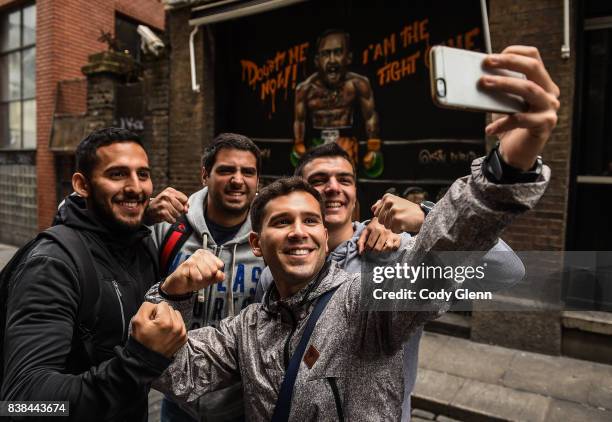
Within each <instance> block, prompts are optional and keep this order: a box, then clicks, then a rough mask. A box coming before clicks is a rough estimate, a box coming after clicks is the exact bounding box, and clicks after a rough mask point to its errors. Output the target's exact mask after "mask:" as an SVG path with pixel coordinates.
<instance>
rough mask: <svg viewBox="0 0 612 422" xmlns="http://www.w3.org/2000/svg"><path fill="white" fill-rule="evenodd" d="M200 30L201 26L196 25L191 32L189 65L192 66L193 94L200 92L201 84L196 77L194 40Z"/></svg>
mask: <svg viewBox="0 0 612 422" xmlns="http://www.w3.org/2000/svg"><path fill="white" fill-rule="evenodd" d="M198 29H200V26H199V25H196V26H195V27H194V28H193V31H191V34H189V64H190V65H191V66H190V67H191V90H192V91H193V92H200V84H199V83H198V82H197V75H196V62H195V48H194V45H193V40H194V39H195V36H196V34H197V33H198Z"/></svg>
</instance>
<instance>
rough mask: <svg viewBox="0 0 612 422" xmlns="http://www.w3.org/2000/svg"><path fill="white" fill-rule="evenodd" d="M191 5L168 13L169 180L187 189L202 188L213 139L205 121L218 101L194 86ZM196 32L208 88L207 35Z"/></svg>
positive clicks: (197, 49)
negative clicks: (205, 151) (205, 152)
mask: <svg viewBox="0 0 612 422" xmlns="http://www.w3.org/2000/svg"><path fill="white" fill-rule="evenodd" d="M188 19H189V8H183V9H178V10H173V11H172V12H170V13H168V15H167V19H166V30H167V32H168V36H169V39H170V45H171V49H170V82H169V83H170V87H169V89H170V110H171V119H170V122H169V135H170V136H169V145H168V154H169V155H168V168H169V180H168V181H169V183H170V185H171V186H173V187H174V188H176V189H179V190H181V191H183V192H185V193H193V192H194V191H196V190H198V189H200V188H201V182H200V156H201V154H202V147H203V145H206V144H207V143H208V142H210V133H211V124H205V111H206V110H205V109H208V110H209V111H211V110H212V109H214V104H213V103H212V102H211V103H209V104H205V96H204V93H203V92H200V93H194V92H193V91H192V90H191V77H190V68H189V33H190V31H191V28H190V27H189V25H188V24H187V21H188ZM204 34H205V32H204V31H203V30H202V29H200V32H199V33H198V35H197V36H196V40H195V41H196V43H195V44H196V45H195V51H196V54H197V60H196V64H197V67H198V78H199V81H200V83H201V85H202V91H204V90H206V89H208V86H209V85H204V84H203V83H202V82H201V81H202V70H203V69H202V68H203V62H204V59H203V51H204V48H203V47H204V46H203V35H204Z"/></svg>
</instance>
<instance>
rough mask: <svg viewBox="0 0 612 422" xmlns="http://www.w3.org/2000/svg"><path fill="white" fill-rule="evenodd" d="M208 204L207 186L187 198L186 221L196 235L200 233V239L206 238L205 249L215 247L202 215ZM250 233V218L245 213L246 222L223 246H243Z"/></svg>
mask: <svg viewBox="0 0 612 422" xmlns="http://www.w3.org/2000/svg"><path fill="white" fill-rule="evenodd" d="M207 202H208V186H204V187H203V188H202V189H200V190H199V191H197V192H195V193H193V194H192V195H191V196H190V197H189V211H188V212H187V214H186V216H187V221H189V224H191V227H193V228H194V230H195V231H196V232H198V233H200V237H201V238H202V239H204V236H206V246H207V247H211V246H212V247H216V246H217V244H215V240H214V239H213V237H212V236H211V234H210V230H209V229H208V226H207V225H206V218H204V215H205V214H206V205H207ZM250 233H251V217H250V215H249V213H247V218H246V220H245V221H244V222H243V223H242V226H241V227H240V229H239V230H238V233H236V236H235V237H234V238H233V239H230V240H228V241H227V242H225V243H224V244H223V246H225V247H228V246H231V245H234V244H238V245H240V244H244V243H248V242H249V234H250Z"/></svg>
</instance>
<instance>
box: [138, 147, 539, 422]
mask: <svg viewBox="0 0 612 422" xmlns="http://www.w3.org/2000/svg"><path fill="white" fill-rule="evenodd" d="M481 164H482V159H478V160H476V161H474V163H473V164H472V175H471V176H466V177H464V178H461V179H459V180H457V181H456V182H455V183H454V184H453V185H452V186H451V188H450V189H449V191H448V193H447V194H446V195H445V196H444V198H442V200H441V201H440V202H439V203H438V204H437V206H436V208H435V209H434V210H433V211H432V212H431V213H430V214H429V216H428V217H427V219H426V220H425V224H424V225H423V227H422V229H421V232H420V233H419V236H416V237H413V238H409V239H407V241H406V243H405V245H402V247H401V249H400V251H399V256H398V259H397V261H396V262H399V263H407V264H408V265H414V264H417V263H419V262H422V261H423V259H424V258H425V257H426V256H427V254H428V253H429V252H431V251H452V250H459V251H461V250H464V251H465V250H476V251H478V250H480V251H482V250H489V249H490V248H492V247H493V245H494V244H495V243H496V242H497V239H498V237H499V235H500V233H501V231H502V230H503V229H504V227H506V226H507V225H508V224H510V222H511V221H512V219H513V218H514V217H515V216H517V215H518V214H521V213H522V212H524V211H527V210H528V209H530V208H532V207H533V206H534V205H535V203H536V202H537V201H538V199H539V198H540V197H541V195H542V194H543V193H544V190H545V189H546V186H547V184H548V180H549V179H550V169H549V168H548V167H544V170H543V175H542V176H541V177H540V180H538V181H537V182H535V183H526V184H514V185H495V184H492V183H489V182H488V181H487V180H486V179H485V178H484V176H483V175H482V172H481ZM470 263H471V264H473V263H472V262H470ZM420 282H421V281H418V282H417V283H420ZM445 283H446V285H445V288H446V289H454V288H456V283H454V282H452V281H445ZM334 287H338V288H337V290H336V292H335V293H334V295H333V296H332V298H331V299H330V301H329V303H328V305H327V308H326V309H325V311H324V312H323V314H322V315H321V317H320V319H319V321H318V323H317V325H316V327H315V329H314V332H313V334H312V337H311V339H310V345H311V346H312V347H314V348H316V349H317V350H318V352H319V357H318V358H317V359H316V360H315V362H314V363H312V362H311V365H310V366H309V365H307V364H306V363H305V362H304V361H303V360H302V362H301V364H300V368H299V371H298V374H297V379H296V383H295V387H294V393H293V400H292V406H291V414H290V417H289V419H290V420H291V421H305V420H335V419H337V418H338V416H339V411H340V410H341V411H342V413H343V415H344V418H345V419H346V420H368V421H370V420H399V419H400V417H401V403H402V400H403V395H404V394H403V393H404V382H403V378H404V376H403V371H402V366H403V362H402V357H403V344H404V343H405V342H406V341H407V340H408V339H409V338H410V336H411V335H412V334H413V333H414V332H415V330H417V329H418V327H419V326H421V325H422V324H423V323H425V322H426V321H427V320H430V319H433V318H435V317H437V316H439V315H440V314H441V313H442V312H445V311H446V310H447V309H448V306H449V304H448V303H447V302H443V301H440V302H438V301H434V302H429V305H436V307H437V309H435V310H431V311H421V312H401V311H391V312H375V311H369V310H367V309H363V308H362V307H361V306H362V305H361V299H363V298H362V297H361V292H362V290H361V276H360V275H359V274H348V273H347V272H345V271H343V270H342V269H340V268H338V265H337V264H336V263H334V262H331V263H327V264H326V266H325V267H324V268H323V269H322V270H321V271H320V273H319V275H318V276H317V277H316V278H315V279H314V280H313V281H312V282H310V283H309V285H308V286H306V287H304V288H303V289H302V290H300V291H299V292H298V293H296V294H295V295H293V296H291V297H289V298H285V299H279V297H278V291H277V290H276V286H275V285H273V286H272V288H270V289H269V290H268V291H267V292H266V294H265V296H264V301H263V303H259V304H253V305H250V306H248V307H247V308H245V309H244V310H243V311H242V312H241V313H240V314H239V315H237V316H236V317H233V318H227V319H225V320H223V321H222V322H221V324H220V325H219V328H218V329H216V328H213V327H204V328H201V329H198V330H193V331H190V332H189V335H188V341H187V344H186V345H185V346H183V347H182V348H181V349H180V350H179V351H178V352H177V353H176V355H175V357H174V362H173V363H172V365H171V366H170V367H169V368H168V370H166V371H165V372H164V373H163V374H162V376H161V377H160V378H159V379H158V380H157V381H156V382H155V383H154V386H155V388H157V389H159V390H161V391H164V392H168V393H171V394H172V395H174V396H175V397H176V398H177V399H178V400H181V401H183V402H190V401H193V400H195V399H197V398H198V397H199V396H200V395H201V394H202V393H204V392H208V391H214V390H217V389H219V388H223V387H224V386H226V385H228V384H229V383H232V382H235V380H238V379H242V380H243V389H244V393H245V413H246V416H247V418H249V419H251V420H257V421H260V420H262V421H263V420H270V418H271V416H272V413H273V411H274V407H275V404H276V400H277V396H278V391H279V387H280V385H281V382H282V379H283V376H284V373H285V368H286V366H287V363H288V357H289V356H290V355H291V354H292V353H293V351H294V350H295V348H296V347H297V344H298V343H299V340H300V338H301V336H302V333H303V330H304V328H305V325H306V321H307V320H308V317H309V315H310V313H311V312H312V309H313V307H314V304H315V303H316V299H317V298H318V297H320V296H321V295H322V294H323V293H324V292H326V291H328V290H330V289H332V288H334ZM147 298H148V300H150V301H153V302H156V301H159V296H158V295H157V289H156V288H155V287H154V288H152V289H151V290H150V291H149V294H148V297H147ZM191 300H193V299H191ZM185 302H186V303H184V302H175V303H173V304H172V305H173V306H175V307H176V308H177V309H179V310H181V311H182V312H183V311H184V310H186V309H189V306H190V303H189V302H190V301H185ZM366 380H367V381H366ZM334 385H335V386H336V387H335V388H334Z"/></svg>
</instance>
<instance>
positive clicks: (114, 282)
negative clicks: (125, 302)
mask: <svg viewBox="0 0 612 422" xmlns="http://www.w3.org/2000/svg"><path fill="white" fill-rule="evenodd" d="M113 286H115V290H117V294H118V295H119V296H121V297H123V295H122V294H121V290H119V285H118V284H117V281H115V280H113Z"/></svg>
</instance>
